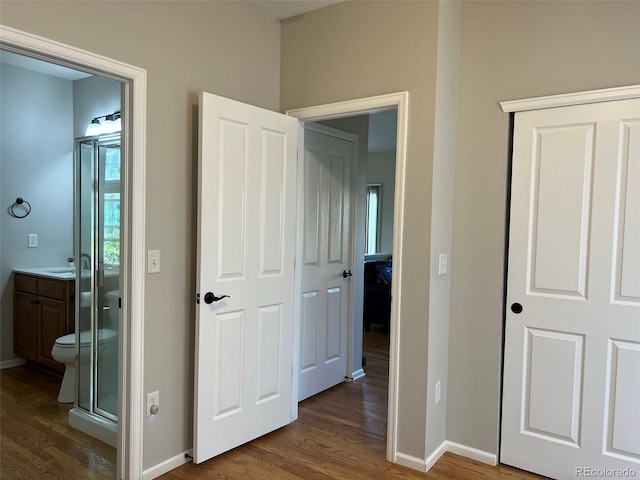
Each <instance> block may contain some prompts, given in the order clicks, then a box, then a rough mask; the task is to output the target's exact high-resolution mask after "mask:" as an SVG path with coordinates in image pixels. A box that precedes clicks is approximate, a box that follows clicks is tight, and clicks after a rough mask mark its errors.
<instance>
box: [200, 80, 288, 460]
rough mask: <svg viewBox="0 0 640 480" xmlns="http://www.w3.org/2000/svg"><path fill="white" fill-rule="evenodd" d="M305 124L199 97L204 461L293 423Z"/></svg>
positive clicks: (266, 112)
mask: <svg viewBox="0 0 640 480" xmlns="http://www.w3.org/2000/svg"><path fill="white" fill-rule="evenodd" d="M297 125H298V124H297V120H296V119H294V118H292V117H287V116H285V115H281V114H279V113H275V112H271V111H268V110H264V109H261V108H257V107H254V106H251V105H246V104H242V103H239V102H235V101H232V100H228V99H225V98H222V97H218V96H215V95H212V94H208V93H202V94H201V97H200V155H199V171H198V206H199V214H198V262H197V263H198V272H197V291H198V292H199V296H200V300H199V304H198V305H197V306H196V334H195V335H196V345H195V349H196V352H195V380H194V381H195V395H194V397H195V415H194V448H193V453H194V462H196V463H200V462H203V461H204V460H207V459H208V458H211V457H213V456H215V455H218V454H220V453H222V452H225V451H227V450H230V449H232V448H234V447H236V446H238V445H241V444H243V443H245V442H248V441H250V440H252V439H254V438H256V437H259V436H261V435H264V434H266V433H268V432H271V431H273V430H275V429H277V428H280V427H282V426H283V425H286V424H288V423H289V422H291V419H292V410H291V405H292V397H291V395H292V391H291V386H292V381H291V375H292V360H293V357H292V353H293V352H292V349H293V298H294V294H293V289H294V274H293V269H294V257H295V255H294V254H295V206H296V183H295V182H296V178H295V172H296V149H297Z"/></svg>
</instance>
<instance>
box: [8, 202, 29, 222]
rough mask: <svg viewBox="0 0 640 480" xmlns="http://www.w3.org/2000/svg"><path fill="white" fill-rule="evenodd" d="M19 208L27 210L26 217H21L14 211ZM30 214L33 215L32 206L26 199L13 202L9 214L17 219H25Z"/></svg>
mask: <svg viewBox="0 0 640 480" xmlns="http://www.w3.org/2000/svg"><path fill="white" fill-rule="evenodd" d="M25 204H26V206H25ZM18 206H22V207H23V208H24V209H25V214H24V215H19V214H17V213H16V212H15V210H14V209H15V208H16V207H18ZM30 213H31V204H30V203H29V202H27V201H26V200H25V199H23V198H20V197H18V198H16V201H15V202H13V205H11V207H9V214H10V215H11V216H12V217H15V218H24V217H26V216H27V215H29V214H30Z"/></svg>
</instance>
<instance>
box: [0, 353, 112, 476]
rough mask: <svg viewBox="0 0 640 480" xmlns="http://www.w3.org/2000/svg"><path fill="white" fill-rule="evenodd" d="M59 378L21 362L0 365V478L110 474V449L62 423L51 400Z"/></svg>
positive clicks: (60, 409)
mask: <svg viewBox="0 0 640 480" xmlns="http://www.w3.org/2000/svg"><path fill="white" fill-rule="evenodd" d="M60 381H61V378H60V377H57V376H55V375H52V374H49V373H46V372H43V371H41V370H38V369H36V368H34V367H31V366H28V365H25V366H22V367H14V368H9V369H5V370H0V432H1V433H0V440H1V443H0V478H2V480H5V479H6V480H23V479H24V480H76V479H78V480H82V479H96V480H102V479H108V478H115V477H116V467H117V465H116V463H117V459H116V449H115V448H112V447H110V446H109V445H106V444H104V443H102V442H100V441H98V440H96V439H94V438H92V437H90V436H88V435H85V434H84V433H82V432H80V431H78V430H75V429H73V428H71V427H69V425H68V424H67V418H68V412H69V410H70V408H71V404H60V403H58V402H57V401H56V398H57V396H58V390H59V388H60Z"/></svg>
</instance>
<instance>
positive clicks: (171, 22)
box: [0, 0, 280, 468]
mask: <svg viewBox="0 0 640 480" xmlns="http://www.w3.org/2000/svg"><path fill="white" fill-rule="evenodd" d="M0 22H1V23H2V24H3V25H7V26H10V27H14V28H17V29H20V30H23V31H27V32H32V33H35V34H37V35H40V36H43V37H47V38H51V39H54V40H57V41H60V42H63V43H66V44H69V45H73V46H76V47H79V48H82V49H85V50H89V51H92V52H96V53H99V54H102V55H105V56H107V57H110V58H113V59H116V60H120V61H122V62H126V63H129V64H133V65H136V66H138V67H141V68H144V69H146V70H147V74H148V77H147V79H148V85H147V87H148V91H147V92H148V97H147V183H146V205H147V216H146V242H147V245H146V248H147V249H159V250H160V251H161V252H162V271H161V273H159V274H155V275H148V276H147V278H146V298H145V358H144V364H145V366H144V390H145V391H146V392H149V391H153V390H159V391H160V394H161V399H162V407H161V413H160V414H159V415H158V416H157V418H155V419H154V420H153V422H150V421H149V420H148V419H147V420H146V421H145V425H144V467H145V468H149V467H151V466H154V465H156V464H158V463H160V462H162V461H164V460H167V459H168V458H171V457H173V456H176V455H179V454H181V453H182V452H184V451H186V450H187V449H188V448H190V447H191V445H192V440H191V431H192V428H191V423H192V414H191V411H192V401H193V400H192V397H193V395H192V390H193V380H192V377H193V373H192V371H193V360H192V357H193V322H194V318H193V310H194V307H193V299H194V290H193V289H194V277H195V269H194V259H193V256H194V250H193V248H192V245H193V241H194V233H193V232H194V229H195V225H194V205H193V203H192V198H193V185H194V180H195V179H194V175H193V171H194V170H193V168H194V163H193V162H194V157H195V155H196V152H195V151H194V145H193V138H194V137H195V135H196V134H197V128H196V125H194V120H193V112H194V106H195V105H196V104H197V102H198V92H199V91H200V90H207V91H210V92H213V93H217V94H220V95H223V96H226V97H230V98H233V99H237V100H241V101H244V102H247V103H252V104H255V105H259V106H262V107H266V108H269V109H271V110H277V109H278V107H279V89H280V79H279V74H280V72H279V65H280V27H279V25H278V24H277V22H276V21H275V20H274V19H272V18H269V17H268V16H267V14H266V13H264V12H263V11H262V10H260V9H257V8H255V7H252V6H249V5H247V4H245V3H243V2H200V1H195V2H189V1H179V2H146V1H143V2H132V1H127V2H75V1H71V2H58V1H44V2H23V1H17V2H12V1H4V0H3V1H2V3H1V4H0Z"/></svg>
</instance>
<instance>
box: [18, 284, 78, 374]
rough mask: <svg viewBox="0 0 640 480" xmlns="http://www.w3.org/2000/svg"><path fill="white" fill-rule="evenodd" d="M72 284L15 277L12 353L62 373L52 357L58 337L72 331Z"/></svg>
mask: <svg viewBox="0 0 640 480" xmlns="http://www.w3.org/2000/svg"><path fill="white" fill-rule="evenodd" d="M74 292H75V280H73V279H70V280H63V279H60V280H59V279H53V278H47V277H40V276H37V275H28V274H23V273H16V274H14V301H13V350H14V352H15V353H16V355H20V356H21V357H24V358H26V359H28V360H31V361H33V362H37V363H39V364H41V365H44V366H46V367H48V368H50V369H52V370H56V371H58V372H64V365H62V364H61V363H58V362H56V361H55V360H54V359H53V358H52V357H51V349H52V348H53V345H54V343H55V342H56V339H57V338H58V337H61V336H62V335H66V334H67V333H73V332H74V329H75V328H74V327H75V321H74V318H75V302H74V298H73V297H74Z"/></svg>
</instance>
